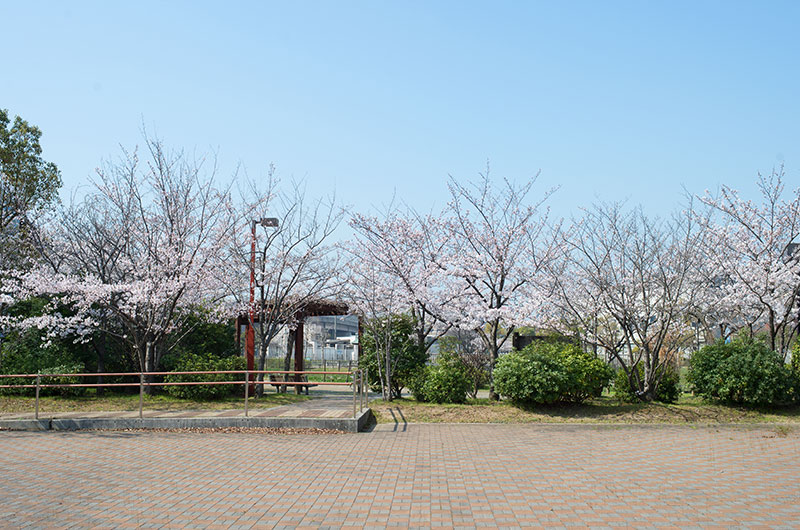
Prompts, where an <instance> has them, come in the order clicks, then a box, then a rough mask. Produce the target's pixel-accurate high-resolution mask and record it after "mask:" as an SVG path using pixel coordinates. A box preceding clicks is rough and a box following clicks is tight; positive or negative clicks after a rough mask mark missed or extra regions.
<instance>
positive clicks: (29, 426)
mask: <svg viewBox="0 0 800 530" xmlns="http://www.w3.org/2000/svg"><path fill="white" fill-rule="evenodd" d="M371 419H372V411H371V410H370V409H364V411H363V412H361V413H359V415H358V416H357V417H356V418H281V417H277V418H276V417H273V418H263V417H252V416H251V417H247V418H244V417H234V418H143V419H139V418H51V419H40V420H0V430H8V431H48V430H50V431H78V430H98V429H108V430H121V429H211V428H224V427H239V428H248V427H261V428H279V427H284V428H300V429H335V430H338V431H345V432H360V431H363V430H364V429H365V428H366V426H367V424H368V423H369V422H370V420H371Z"/></svg>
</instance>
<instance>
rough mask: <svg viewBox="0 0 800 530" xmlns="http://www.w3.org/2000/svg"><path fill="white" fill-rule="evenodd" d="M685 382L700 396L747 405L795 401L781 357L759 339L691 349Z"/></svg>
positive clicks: (787, 368)
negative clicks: (694, 350) (692, 350)
mask: <svg viewBox="0 0 800 530" xmlns="http://www.w3.org/2000/svg"><path fill="white" fill-rule="evenodd" d="M688 381H689V384H690V385H691V387H692V388H693V389H694V391H695V392H696V393H698V394H700V395H701V396H703V397H704V398H707V399H716V400H720V401H724V402H727V403H735V404H740V405H749V406H764V405H785V404H788V403H791V402H792V401H794V400H796V396H795V395H794V394H795V392H794V388H793V387H795V386H796V385H795V384H794V383H795V381H794V376H793V374H792V371H791V369H790V368H789V367H788V366H786V365H785V364H784V362H783V359H782V358H781V356H780V355H779V354H778V353H776V352H774V351H772V350H770V349H769V348H768V347H767V346H766V345H765V344H763V343H762V342H759V341H756V340H752V339H737V340H734V341H733V342H729V343H727V344H726V343H724V342H717V343H716V344H712V345H709V346H705V347H703V348H701V349H700V350H698V351H696V352H694V353H693V354H692V357H691V359H690V362H689V375H688Z"/></svg>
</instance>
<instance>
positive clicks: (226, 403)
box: [0, 393, 310, 413]
mask: <svg viewBox="0 0 800 530" xmlns="http://www.w3.org/2000/svg"><path fill="white" fill-rule="evenodd" d="M307 399H310V398H309V397H308V396H298V395H296V394H294V393H291V394H275V393H269V394H265V395H264V397H261V398H252V397H251V398H250V403H249V406H250V408H251V409H265V408H271V407H277V406H279V405H289V404H291V403H297V402H298V401H305V400H307ZM243 407H244V397H235V396H232V397H227V398H223V399H219V400H214V401H195V400H192V399H179V398H175V397H172V396H168V395H155V396H147V395H145V396H144V409H145V410H221V409H238V408H243ZM35 408H36V400H35V398H34V397H32V396H8V395H0V413H4V412H33V411H34V409H35ZM118 410H139V394H109V393H106V395H104V396H102V397H97V396H95V395H94V394H92V393H88V394H87V395H85V396H78V397H61V396H42V397H40V398H39V411H40V412H81V411H86V412H94V411H97V412H100V411H118Z"/></svg>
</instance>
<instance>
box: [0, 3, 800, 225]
mask: <svg viewBox="0 0 800 530" xmlns="http://www.w3.org/2000/svg"><path fill="white" fill-rule="evenodd" d="M0 13H1V14H2V17H1V18H2V27H3V31H2V35H3V36H2V39H3V41H4V50H5V51H4V53H3V66H2V68H1V69H0V107H2V108H7V109H8V110H9V111H10V112H11V113H12V114H14V115H16V114H19V115H21V116H22V117H23V118H25V119H27V120H28V121H30V122H31V123H34V124H36V125H38V126H39V127H40V128H41V129H42V130H43V133H44V136H43V146H44V149H45V157H46V158H47V159H49V160H52V161H54V162H56V163H57V164H58V165H59V167H60V168H61V170H62V173H63V177H64V183H65V192H64V195H65V196H66V195H68V194H69V192H70V191H71V190H73V189H75V188H76V187H78V186H80V185H82V184H85V183H87V182H88V177H89V176H90V175H91V174H92V173H93V171H94V168H95V167H96V166H98V165H99V163H100V161H101V159H103V158H109V157H113V156H116V155H117V154H118V153H119V145H120V144H123V145H125V146H131V145H134V144H136V143H137V142H139V141H140V132H139V131H140V128H141V125H142V123H144V124H145V125H146V126H147V128H148V129H149V130H150V131H151V132H156V133H157V134H158V135H159V136H160V137H162V138H163V139H164V140H165V142H167V143H168V144H170V145H172V146H176V147H185V148H187V149H190V150H197V151H198V152H204V151H208V150H209V149H212V150H215V151H217V152H218V154H219V165H220V174H221V178H227V176H228V175H230V173H231V172H232V171H233V169H234V168H235V167H236V165H237V164H241V165H242V166H243V167H245V168H246V170H247V172H248V174H249V175H250V176H251V177H257V176H259V175H263V174H265V173H266V167H267V165H268V164H269V163H270V162H273V163H275V164H276V166H277V168H278V173H279V174H280V175H281V176H282V177H283V178H284V179H286V180H288V179H291V178H295V179H304V180H305V182H306V184H307V186H308V189H309V191H310V192H312V193H319V194H325V193H329V192H331V191H333V190H334V189H335V190H336V193H337V195H338V196H339V197H340V198H341V199H342V200H343V201H344V202H346V203H349V204H351V205H352V206H354V207H355V208H357V209H360V210H366V209H369V208H370V207H372V206H376V205H381V204H383V203H386V202H388V201H389V200H390V199H391V197H392V194H393V193H395V192H396V195H397V197H398V198H399V199H402V200H404V201H406V202H408V203H409V204H411V205H412V206H414V207H416V208H418V209H421V210H427V209H430V208H432V207H438V206H441V205H442V204H444V202H445V201H446V198H447V187H446V183H447V177H448V175H453V176H454V177H455V178H458V179H460V180H467V179H472V178H474V177H475V176H476V175H477V173H478V172H479V171H481V170H483V169H484V168H485V165H486V162H487V160H489V161H490V163H491V167H492V174H493V175H494V176H495V177H497V178H499V177H502V176H506V177H509V178H511V179H522V178H525V177H527V176H530V175H532V174H534V173H536V172H537V171H538V170H541V171H542V174H541V177H540V184H541V186H540V189H542V190H543V189H545V188H547V187H550V186H560V190H559V191H558V192H557V193H556V194H555V195H554V196H553V197H552V199H551V206H552V207H553V209H554V211H555V212H556V213H557V214H558V215H564V216H568V215H570V214H571V213H576V212H577V209H578V207H580V206H585V205H587V204H589V203H591V202H592V201H594V200H595V199H596V198H599V199H602V200H616V199H627V200H628V201H630V202H631V203H641V204H643V205H644V206H645V208H646V209H647V210H648V211H652V212H654V213H658V214H666V213H668V212H669V211H670V210H671V209H672V208H673V207H675V206H676V205H677V204H678V203H679V202H680V200H681V195H682V186H686V187H687V188H688V189H689V190H691V191H693V192H698V193H702V192H703V191H704V190H705V189H712V190H713V189H716V188H717V187H718V186H719V185H720V184H721V183H726V184H729V185H731V186H734V187H737V188H739V189H741V190H743V192H745V193H747V194H749V193H752V192H753V190H754V184H753V181H754V179H755V175H756V172H757V171H762V172H768V171H770V170H771V168H772V167H773V166H775V165H777V164H780V163H781V162H782V161H785V163H786V168H787V174H788V180H789V182H790V184H791V185H792V186H793V187H796V186H797V185H798V184H800V178H798V177H800V142H799V141H798V140H800V134H799V133H798V127H799V126H800V125H799V124H800V98H798V94H800V68H798V67H800V64H798V63H800V36H798V35H800V33H798V31H797V23H798V21H799V20H800V2H777V1H773V2H733V1H723V2H702V1H701V2H698V1H692V2H678V1H670V2H646V1H632V2H612V1H608V2H522V1H519V2H495V1H493V2H489V1H487V2H443V1H437V2H408V1H403V2H399V1H398V2H288V1H287V2H281V3H277V2H274V3H273V2H177V1H171V2H143V1H137V2H53V3H42V2H3V3H2V4H1V7H0Z"/></svg>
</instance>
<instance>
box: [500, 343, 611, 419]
mask: <svg viewBox="0 0 800 530" xmlns="http://www.w3.org/2000/svg"><path fill="white" fill-rule="evenodd" d="M612 376H613V371H612V370H611V368H610V367H609V366H608V365H607V364H606V363H604V362H603V361H602V360H600V359H598V358H596V357H594V356H593V355H591V354H589V353H586V352H584V351H582V350H581V349H580V347H579V346H578V345H576V344H573V343H565V342H559V341H536V342H533V343H531V344H529V345H528V346H526V347H525V348H524V349H523V350H522V351H515V352H511V353H509V354H506V355H503V356H502V357H500V359H498V361H497V365H496V366H495V369H494V384H495V389H496V390H497V392H498V393H499V394H500V395H502V396H504V397H506V398H508V399H510V400H511V401H515V402H518V403H531V404H534V403H535V404H548V403H558V402H561V403H581V402H583V401H585V400H586V399H589V398H591V397H595V396H599V395H600V394H601V393H602V391H603V388H604V387H606V386H607V385H608V383H609V381H610V380H611V377H612Z"/></svg>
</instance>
